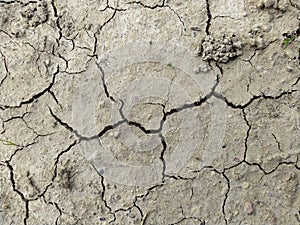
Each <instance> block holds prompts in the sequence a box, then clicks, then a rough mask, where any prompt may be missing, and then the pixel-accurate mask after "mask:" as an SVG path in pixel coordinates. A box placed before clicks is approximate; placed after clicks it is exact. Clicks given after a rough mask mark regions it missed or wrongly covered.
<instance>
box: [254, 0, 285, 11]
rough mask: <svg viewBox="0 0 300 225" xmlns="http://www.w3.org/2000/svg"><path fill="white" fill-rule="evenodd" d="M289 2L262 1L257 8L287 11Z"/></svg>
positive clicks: (283, 0)
mask: <svg viewBox="0 0 300 225" xmlns="http://www.w3.org/2000/svg"><path fill="white" fill-rule="evenodd" d="M288 4H289V2H288V0H279V1H276V0H260V1H258V3H257V7H258V8H261V9H264V8H266V9H272V8H273V9H278V10H280V11H285V10H286V9H287V7H288Z"/></svg>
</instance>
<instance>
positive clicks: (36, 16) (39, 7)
mask: <svg viewBox="0 0 300 225" xmlns="http://www.w3.org/2000/svg"><path fill="white" fill-rule="evenodd" d="M21 15H22V17H24V18H25V19H26V20H27V23H28V24H29V26H32V27H36V26H38V25H40V24H42V23H45V22H46V21H47V20H48V5H47V3H46V2H45V1H39V2H37V3H36V4H29V5H27V6H25V7H24V9H23V10H22V11H21Z"/></svg>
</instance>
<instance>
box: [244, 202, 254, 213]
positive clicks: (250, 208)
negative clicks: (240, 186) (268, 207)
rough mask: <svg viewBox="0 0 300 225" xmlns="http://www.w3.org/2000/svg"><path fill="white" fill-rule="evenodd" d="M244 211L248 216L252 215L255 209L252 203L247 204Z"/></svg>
mask: <svg viewBox="0 0 300 225" xmlns="http://www.w3.org/2000/svg"><path fill="white" fill-rule="evenodd" d="M244 210H245V212H246V213H247V214H248V215H252V214H253V212H254V208H253V206H252V204H251V203H250V202H246V203H245V205H244Z"/></svg>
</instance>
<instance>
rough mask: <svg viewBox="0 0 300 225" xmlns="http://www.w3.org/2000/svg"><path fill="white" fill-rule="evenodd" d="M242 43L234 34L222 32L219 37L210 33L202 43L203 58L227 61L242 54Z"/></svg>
mask: <svg viewBox="0 0 300 225" xmlns="http://www.w3.org/2000/svg"><path fill="white" fill-rule="evenodd" d="M242 47H243V44H242V42H241V41H239V40H238V39H237V38H236V36H235V35H234V34H232V35H230V36H229V35H225V34H223V35H222V36H221V37H220V38H215V37H213V36H211V35H208V36H206V38H205V39H204V42H203V43H202V49H203V52H202V58H203V60H214V61H216V62H219V63H227V62H228V61H229V60H230V59H233V58H236V57H238V56H240V55H242V54H243V53H242V51H241V49H242Z"/></svg>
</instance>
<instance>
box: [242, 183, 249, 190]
mask: <svg viewBox="0 0 300 225" xmlns="http://www.w3.org/2000/svg"><path fill="white" fill-rule="evenodd" d="M249 186H250V184H249V183H248V182H243V184H242V188H243V189H248V188H249Z"/></svg>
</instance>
